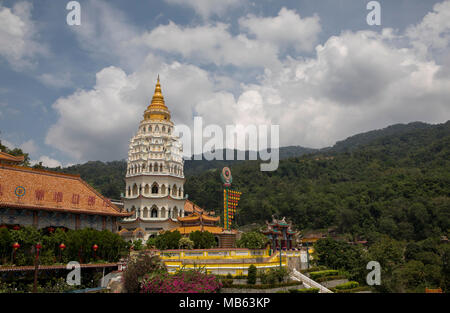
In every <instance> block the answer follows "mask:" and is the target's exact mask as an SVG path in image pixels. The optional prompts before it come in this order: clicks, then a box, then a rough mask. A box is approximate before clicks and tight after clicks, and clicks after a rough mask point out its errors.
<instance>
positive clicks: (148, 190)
mask: <svg viewBox="0 0 450 313" xmlns="http://www.w3.org/2000/svg"><path fill="white" fill-rule="evenodd" d="M149 193H150V186H149V185H148V184H147V185H145V188H144V194H146V195H148V194H149Z"/></svg>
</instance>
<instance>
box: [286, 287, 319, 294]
mask: <svg viewBox="0 0 450 313" xmlns="http://www.w3.org/2000/svg"><path fill="white" fill-rule="evenodd" d="M289 292H290V293H319V288H303V289H289Z"/></svg>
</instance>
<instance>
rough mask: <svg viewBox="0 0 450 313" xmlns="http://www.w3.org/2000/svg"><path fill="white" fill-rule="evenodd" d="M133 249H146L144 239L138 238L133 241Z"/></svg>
mask: <svg viewBox="0 0 450 313" xmlns="http://www.w3.org/2000/svg"><path fill="white" fill-rule="evenodd" d="M132 246H133V249H134V250H135V251H140V250H142V249H144V244H143V243H142V239H137V240H134V241H133V242H132Z"/></svg>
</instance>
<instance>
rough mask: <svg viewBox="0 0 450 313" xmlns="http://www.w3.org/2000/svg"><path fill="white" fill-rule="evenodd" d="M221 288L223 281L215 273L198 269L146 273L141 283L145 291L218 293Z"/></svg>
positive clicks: (142, 290) (142, 289)
mask: <svg viewBox="0 0 450 313" xmlns="http://www.w3.org/2000/svg"><path fill="white" fill-rule="evenodd" d="M220 288H222V283H220V282H219V281H218V280H217V279H216V277H215V276H214V275H210V274H205V273H204V272H202V271H198V270H187V271H179V272H177V273H175V274H174V275H170V274H169V273H167V272H166V273H158V274H156V275H146V276H145V277H144V279H143V282H142V284H141V292H143V293H216V292H218V291H219V290H220Z"/></svg>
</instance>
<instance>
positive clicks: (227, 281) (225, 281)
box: [222, 278, 233, 288]
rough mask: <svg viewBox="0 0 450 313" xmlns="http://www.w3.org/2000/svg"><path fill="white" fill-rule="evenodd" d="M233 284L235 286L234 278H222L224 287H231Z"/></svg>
mask: <svg viewBox="0 0 450 313" xmlns="http://www.w3.org/2000/svg"><path fill="white" fill-rule="evenodd" d="M231 286H233V278H231V279H229V278H224V279H222V287H223V288H230V287H231Z"/></svg>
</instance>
